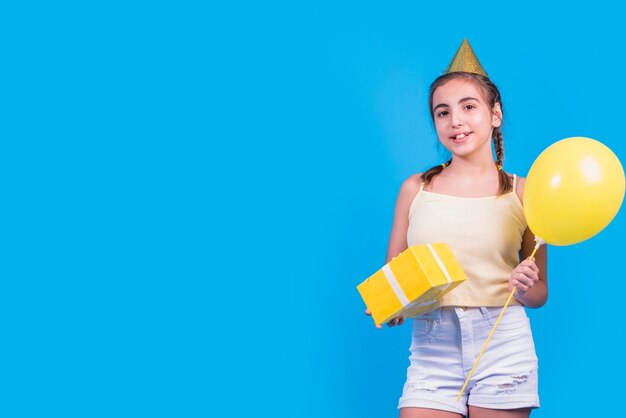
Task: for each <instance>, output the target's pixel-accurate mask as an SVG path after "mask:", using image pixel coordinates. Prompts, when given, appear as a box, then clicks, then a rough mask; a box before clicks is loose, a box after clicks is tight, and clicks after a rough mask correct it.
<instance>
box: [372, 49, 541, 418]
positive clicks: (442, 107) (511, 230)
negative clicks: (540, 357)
mask: <svg viewBox="0 0 626 418" xmlns="http://www.w3.org/2000/svg"><path fill="white" fill-rule="evenodd" d="M462 49H463V51H462ZM461 52H462V53H461ZM460 53H461V54H460ZM459 57H460V58H459ZM455 61H456V64H455ZM459 61H460V64H459ZM429 105H430V112H431V117H432V118H433V121H434V124H435V129H436V131H437V136H438V137H439V141H441V143H442V145H443V146H444V147H445V148H446V149H447V150H448V151H450V153H451V154H452V158H451V159H450V160H449V161H447V162H446V163H445V164H441V165H439V166H436V167H433V168H431V169H429V170H427V171H426V172H424V173H418V174H414V175H412V176H410V177H409V178H408V179H406V181H404V183H403V184H402V186H401V188H400V193H399V196H398V199H397V202H396V208H395V214H394V220H393V226H392V229H391V236H390V239H389V247H388V251H387V262H389V261H390V260H391V258H392V257H395V256H396V255H398V254H399V253H400V252H402V251H404V250H405V249H406V248H408V246H411V245H418V244H426V243H433V242H447V243H448V244H449V245H450V247H451V248H452V250H453V252H454V254H455V256H456V258H457V259H458V260H459V262H460V264H461V266H462V267H463V269H464V271H465V273H466V274H467V276H468V280H467V281H466V282H465V283H463V284H461V285H460V286H458V287H457V288H455V289H454V290H453V291H451V292H450V293H448V294H446V295H445V296H444V297H443V298H442V299H441V300H440V302H439V304H438V306H437V309H435V310H434V311H432V312H430V313H427V314H424V315H420V316H418V317H415V318H414V319H413V333H412V343H411V346H410V352H411V355H410V357H409V359H410V366H409V368H408V370H407V380H406V383H405V385H404V390H403V393H402V397H401V398H400V402H399V405H398V408H399V409H400V418H420V417H429V418H439V417H441V418H448V417H449V418H458V417H461V416H469V417H471V418H486V417H489V418H495V417H502V418H521V417H528V416H529V415H530V410H531V408H536V407H538V406H539V397H538V391H537V357H536V354H535V347H534V343H533V338H532V333H531V329H530V323H529V320H528V318H527V316H526V312H525V310H524V306H527V307H531V308H537V307H540V306H542V305H543V304H544V303H545V302H546V299H547V293H548V291H547V282H546V262H547V261H546V260H547V254H546V246H545V245H544V246H541V247H540V249H539V251H538V252H537V254H536V258H535V259H534V260H527V259H526V258H527V257H529V256H530V254H531V253H532V250H533V248H534V244H535V243H534V235H533V233H532V232H531V231H530V230H529V229H528V228H527V224H526V220H525V218H524V212H523V207H522V204H523V191H524V180H525V179H523V178H520V177H517V176H516V175H509V174H508V173H506V172H505V171H504V170H502V161H503V157H504V149H503V146H502V133H501V131H500V127H501V124H502V100H501V98H500V93H499V91H498V89H497V87H496V86H495V85H494V84H493V83H492V82H491V81H490V79H489V78H488V77H487V76H486V73H485V72H484V70H482V67H480V64H479V63H478V60H477V59H476V57H475V56H474V55H473V52H472V50H471V48H470V47H469V44H467V40H465V41H463V44H462V45H461V48H460V49H459V52H457V55H456V56H455V59H454V60H453V63H451V65H450V66H449V68H448V70H447V71H446V73H445V74H444V75H442V76H440V77H439V78H437V79H436V80H435V81H434V82H433V84H432V85H431V88H430V98H429ZM492 138H493V144H494V148H495V155H496V157H497V160H496V161H495V163H494V160H493V154H492V148H491V139H492ZM520 257H521V259H522V260H524V261H522V262H521V263H520ZM513 287H516V288H517V293H516V295H515V298H514V299H513V300H512V301H511V304H510V305H509V307H508V308H507V310H506V312H505V313H504V315H503V317H502V320H501V322H500V324H499V326H498V328H497V329H496V331H495V334H494V336H493V338H492V339H491V341H490V343H489V345H488V346H487V349H486V351H485V353H484V355H483V357H482V359H481V361H480V363H479V364H478V367H477V368H476V370H475V372H474V374H473V375H472V378H471V380H470V382H469V384H468V386H467V388H466V389H465V391H464V393H463V395H462V397H461V399H460V400H459V401H457V397H458V394H459V391H460V389H461V387H462V386H463V384H464V382H465V379H466V378H467V376H468V375H469V372H470V370H471V368H472V366H473V364H474V361H475V359H476V357H477V356H478V354H479V353H480V350H481V349H482V346H483V344H484V342H485V340H486V339H487V337H488V335H489V332H490V331H491V328H492V327H493V324H494V322H495V321H496V319H497V317H498V315H499V314H500V311H501V309H502V306H503V305H504V304H505V302H506V300H507V297H508V295H509V293H510V291H511V290H512V289H513ZM366 313H368V314H369V311H366ZM403 322H404V318H396V319H393V320H392V321H390V322H389V323H388V325H389V326H394V325H401V324H402V323H403Z"/></svg>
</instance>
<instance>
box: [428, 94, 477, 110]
mask: <svg viewBox="0 0 626 418" xmlns="http://www.w3.org/2000/svg"><path fill="white" fill-rule="evenodd" d="M468 100H478V99H476V98H475V97H463V98H462V99H461V100H459V104H461V103H463V102H466V101H468ZM438 107H448V105H447V104H445V103H439V104H438V105H437V106H435V107H434V108H433V112H434V111H435V110H437V108H438Z"/></svg>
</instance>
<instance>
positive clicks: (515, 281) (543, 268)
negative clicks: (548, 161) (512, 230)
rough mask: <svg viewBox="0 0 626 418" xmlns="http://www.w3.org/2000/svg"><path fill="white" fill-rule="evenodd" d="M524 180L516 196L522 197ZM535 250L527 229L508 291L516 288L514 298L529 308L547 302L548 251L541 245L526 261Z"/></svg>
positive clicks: (533, 238)
mask: <svg viewBox="0 0 626 418" xmlns="http://www.w3.org/2000/svg"><path fill="white" fill-rule="evenodd" d="M524 184H525V179H523V178H520V182H519V185H518V190H517V192H518V194H519V195H521V196H520V200H521V199H522V197H523V190H524ZM534 248H535V235H534V234H533V233H532V231H531V230H530V229H529V228H526V231H524V236H523V238H522V247H521V250H520V257H521V259H522V260H523V261H522V262H521V263H520V264H519V265H518V266H517V267H516V268H515V269H514V270H513V272H512V273H511V277H510V278H509V290H513V286H515V287H517V292H516V295H515V298H516V299H517V300H518V301H520V302H521V303H522V304H524V305H525V306H528V307H529V308H539V307H541V306H543V305H544V304H545V303H546V301H547V300H548V276H547V269H548V250H547V248H546V246H545V245H542V246H541V247H539V249H538V250H537V253H536V254H535V256H534V259H533V260H528V257H530V255H531V254H532V252H533V250H534Z"/></svg>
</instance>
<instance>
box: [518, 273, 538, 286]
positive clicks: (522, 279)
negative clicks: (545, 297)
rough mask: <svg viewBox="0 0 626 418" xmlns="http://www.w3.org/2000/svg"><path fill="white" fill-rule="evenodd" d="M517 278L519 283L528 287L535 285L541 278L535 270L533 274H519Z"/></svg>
mask: <svg viewBox="0 0 626 418" xmlns="http://www.w3.org/2000/svg"><path fill="white" fill-rule="evenodd" d="M515 279H516V280H517V281H518V282H519V283H521V284H523V285H525V286H528V287H531V286H533V285H534V284H535V283H536V282H537V280H539V278H538V277H537V275H536V274H535V273H534V272H533V273H532V274H530V275H528V274H520V275H517V276H515Z"/></svg>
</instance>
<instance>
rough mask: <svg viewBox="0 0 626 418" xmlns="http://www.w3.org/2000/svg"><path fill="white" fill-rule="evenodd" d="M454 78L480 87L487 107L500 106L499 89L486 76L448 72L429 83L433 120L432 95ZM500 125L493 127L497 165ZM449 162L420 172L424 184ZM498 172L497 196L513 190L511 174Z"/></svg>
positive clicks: (500, 152) (500, 157)
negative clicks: (498, 186)
mask: <svg viewBox="0 0 626 418" xmlns="http://www.w3.org/2000/svg"><path fill="white" fill-rule="evenodd" d="M454 79H461V80H467V81H469V82H472V83H474V84H475V85H477V86H478V87H480V89H481V90H482V91H483V93H484V95H485V97H486V99H487V104H488V105H489V109H493V108H494V106H495V104H496V103H500V107H502V98H501V97H500V91H499V90H498V88H497V87H496V85H495V84H493V82H492V81H491V80H490V79H489V78H488V77H485V76H483V75H480V74H473V73H465V72H454V73H448V74H444V75H442V76H440V77H438V78H437V79H436V80H435V81H433V83H432V84H431V85H430V93H429V97H428V106H429V110H430V117H431V118H432V120H433V121H434V120H435V115H434V112H433V95H434V93H435V90H437V88H438V87H440V86H442V85H444V84H445V83H447V82H448V81H450V80H454ZM501 126H502V125H500V127H497V128H493V145H494V148H495V151H496V158H497V160H496V165H497V166H498V167H502V162H503V160H504V146H503V144H502V130H501ZM451 162H452V159H450V160H448V161H446V163H445V164H439V165H437V166H435V167H432V168H430V169H428V170H426V171H425V172H424V173H422V181H423V182H424V184H425V185H428V184H430V182H431V181H432V179H433V178H434V177H435V176H436V175H438V174H439V173H441V172H442V171H443V169H444V165H445V167H447V166H449V165H450V163H451ZM498 174H499V176H500V178H499V182H500V189H499V190H498V196H500V195H502V194H504V193H507V192H510V191H511V190H513V179H512V177H511V176H509V175H508V174H507V173H505V172H504V170H502V169H500V170H498Z"/></svg>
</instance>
